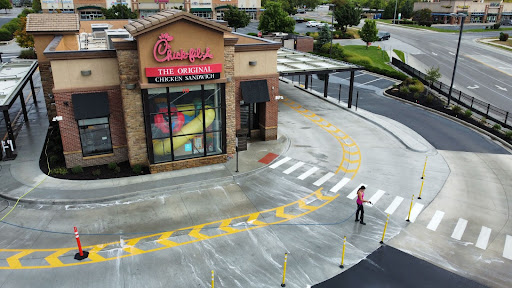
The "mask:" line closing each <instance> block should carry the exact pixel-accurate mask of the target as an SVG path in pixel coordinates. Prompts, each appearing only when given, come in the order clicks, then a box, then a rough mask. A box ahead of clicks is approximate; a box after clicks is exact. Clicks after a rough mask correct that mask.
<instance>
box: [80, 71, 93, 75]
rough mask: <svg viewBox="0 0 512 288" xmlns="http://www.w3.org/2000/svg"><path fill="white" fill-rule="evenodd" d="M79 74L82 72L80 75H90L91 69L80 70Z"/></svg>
mask: <svg viewBox="0 0 512 288" xmlns="http://www.w3.org/2000/svg"><path fill="white" fill-rule="evenodd" d="M80 74H82V76H90V75H91V70H82V71H80Z"/></svg>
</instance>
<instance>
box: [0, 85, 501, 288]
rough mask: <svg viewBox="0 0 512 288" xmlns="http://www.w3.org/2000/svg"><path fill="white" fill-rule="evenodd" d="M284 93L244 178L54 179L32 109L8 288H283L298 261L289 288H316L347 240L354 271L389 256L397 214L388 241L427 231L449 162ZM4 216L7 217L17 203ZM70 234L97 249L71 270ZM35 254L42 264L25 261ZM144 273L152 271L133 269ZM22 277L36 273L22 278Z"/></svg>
mask: <svg viewBox="0 0 512 288" xmlns="http://www.w3.org/2000/svg"><path fill="white" fill-rule="evenodd" d="M280 91H281V93H282V94H283V95H284V96H285V97H286V101H283V102H282V103H281V104H280V107H279V109H280V112H279V117H280V120H279V127H280V128H279V137H278V140H277V141H270V142H255V143H250V145H249V150H248V151H244V152H242V153H240V155H239V156H240V158H239V169H240V172H238V173H236V172H234V168H235V164H236V163H235V161H236V160H235V159H232V160H230V161H229V162H228V163H226V164H225V165H214V166H210V167H202V168H197V169H187V170H181V171H174V172H169V173H160V174H155V175H144V176H138V177H134V178H125V179H115V180H95V181H65V180H58V179H53V178H46V179H45V175H43V174H42V173H41V172H40V171H38V157H39V154H40V151H41V148H42V142H43V141H44V136H45V129H44V128H45V126H44V125H45V124H44V122H46V121H44V120H45V119H46V117H45V115H44V112H43V111H36V110H31V112H30V113H29V117H30V119H31V121H30V127H28V126H26V127H24V128H23V130H22V131H21V132H20V135H19V136H18V139H19V140H18V141H19V142H18V143H19V144H18V147H19V150H18V153H19V154H20V156H18V157H19V158H18V159H16V160H15V161H14V162H2V163H1V165H2V170H1V171H0V180H1V181H2V183H7V185H2V187H1V188H0V189H1V194H2V195H3V196H4V197H6V198H9V199H16V198H19V197H20V196H23V195H24V194H25V193H27V192H28V191H30V189H32V188H34V189H33V190H32V191H31V192H30V193H28V194H27V195H26V196H25V197H24V198H23V199H22V200H21V201H20V203H21V206H22V207H23V208H26V209H14V210H13V212H12V213H11V214H10V215H8V217H6V218H5V219H4V221H5V222H9V223H10V224H6V223H5V222H4V223H2V224H0V229H1V230H2V231H3V232H5V233H2V235H3V236H2V237H1V238H2V239H0V243H3V244H2V245H3V246H4V247H8V248H10V249H11V252H10V253H8V252H6V251H3V250H2V249H0V260H1V259H7V258H10V261H7V266H5V265H4V266H1V265H0V276H2V277H1V279H4V280H3V282H1V283H0V284H2V285H3V286H1V287H20V286H28V285H36V284H40V277H41V275H43V274H42V273H44V272H43V271H47V269H43V270H41V269H38V268H47V267H61V268H59V269H53V270H51V271H52V275H55V276H56V277H54V278H53V279H51V280H50V279H45V280H46V281H48V282H43V283H51V284H48V285H47V286H46V287H56V286H62V287H64V286H72V285H73V284H72V283H74V282H73V281H74V280H73V279H65V278H66V275H69V274H70V273H79V274H93V273H94V274H95V275H96V276H97V279H90V280H89V281H90V282H89V284H88V285H89V286H91V287H93V286H98V285H100V286H101V285H102V286H109V287H118V286H125V287H132V286H133V287H141V286H148V287H155V286H161V285H159V283H160V284H161V283H162V281H164V282H167V283H172V284H173V287H190V286H198V285H200V286H207V285H209V284H208V279H209V277H208V275H207V274H208V273H209V271H210V270H211V269H213V268H214V269H215V271H216V275H218V276H217V277H218V280H219V281H220V283H222V287H275V286H276V285H278V284H279V281H280V279H281V276H282V275H281V272H282V257H283V254H284V252H285V251H288V252H290V256H289V257H290V258H289V264H288V265H289V266H288V269H289V270H288V274H287V277H288V278H287V279H288V280H287V286H288V287H305V286H306V285H313V284H315V283H318V282H321V281H324V280H326V279H328V278H330V277H333V276H335V275H336V274H338V273H340V272H341V271H340V269H339V268H338V267H337V266H338V265H339V260H340V259H339V252H340V248H341V247H340V243H342V239H343V236H347V238H348V239H349V241H348V248H349V249H348V251H347V254H346V256H345V257H346V258H345V265H346V268H347V269H348V268H350V267H352V266H354V265H355V264H357V263H358V262H359V261H361V260H362V259H364V258H366V256H367V255H369V254H370V253H372V252H373V251H375V250H376V249H377V248H378V247H379V244H378V241H379V240H380V237H381V235H382V228H383V225H384V221H385V215H386V214H392V218H391V219H392V220H391V222H390V225H389V226H388V230H387V231H388V232H387V236H386V242H387V241H388V240H389V239H391V238H397V235H401V234H402V233H401V231H408V230H410V229H413V227H419V226H418V225H416V222H415V220H416V219H418V221H419V220H420V219H422V218H421V217H422V216H421V215H423V214H422V210H423V208H424V207H425V208H426V207H429V203H430V202H431V201H432V200H434V199H435V197H436V195H437V193H438V192H439V191H441V189H442V188H443V186H444V185H445V182H446V181H448V180H449V179H451V176H450V177H449V175H450V167H449V166H448V165H447V163H446V161H445V159H444V157H443V156H442V153H438V151H436V150H435V149H433V147H431V145H429V144H428V143H426V141H425V140H424V139H422V138H421V137H420V136H419V135H418V134H417V133H415V132H414V131H412V130H410V129H407V128H406V127H405V126H403V125H401V124H399V123H396V122H395V121H390V120H389V119H386V118H384V117H380V116H377V115H373V114H371V113H368V112H365V111H363V110H361V109H358V111H357V112H355V111H353V109H352V110H350V112H349V109H348V108H346V107H343V104H342V105H340V106H337V105H333V104H332V103H328V102H326V101H322V100H320V99H319V98H317V97H313V96H312V95H311V94H309V93H306V92H304V91H301V90H299V89H297V88H295V87H293V86H292V85H289V84H286V83H284V82H283V83H281V85H280ZM38 99H42V98H38ZM38 119H39V120H41V119H42V120H41V121H39V120H38ZM297 131H302V132H303V133H300V132H297ZM306 131H307V132H306ZM304 132H305V133H304ZM347 137H348V138H347ZM269 152H273V153H275V154H279V155H280V157H279V158H277V159H276V160H275V161H273V162H272V163H270V165H266V164H263V163H260V162H258V161H259V160H260V159H261V158H263V157H264V156H265V155H267V154H268V153H269ZM358 152H359V153H360V154H359V155H360V157H357V153H358ZM426 155H428V156H429V158H428V159H429V160H428V161H429V162H428V166H427V167H428V168H427V175H428V179H429V180H428V182H427V183H426V185H425V187H424V188H423V196H422V198H423V199H422V200H421V201H418V203H415V207H416V208H414V209H413V210H414V212H413V215H412V217H411V219H412V222H413V223H411V224H408V222H405V221H404V220H405V218H404V217H407V212H408V209H409V202H408V201H409V199H410V197H411V194H412V193H416V191H419V188H420V184H421V181H420V179H419V176H420V175H421V172H422V169H423V163H424V161H425V156H426ZM287 158H289V159H288V160H286V161H284V160H285V159H287ZM283 161H284V162H283ZM279 163H281V164H279ZM340 167H342V168H340ZM315 169H316V170H315ZM309 171H313V172H311V173H310V174H309V175H307V174H308V172H309ZM334 172H338V173H334ZM305 175H306V176H305ZM43 179H45V180H44V181H42V180H43ZM345 179H347V180H345ZM41 181H42V183H41V184H39V183H40V182H41ZM212 183H215V184H214V185H212ZM361 183H364V184H365V185H367V186H368V187H369V188H368V189H367V196H366V197H367V199H372V202H373V203H374V204H375V205H372V206H368V207H366V208H365V209H367V211H366V214H365V217H366V218H365V219H366V220H365V221H366V222H367V223H368V225H367V226H364V227H363V226H362V225H360V224H358V223H355V224H354V222H353V221H352V217H353V210H354V201H355V200H354V195H353V193H354V189H356V188H357V187H359V185H360V184H361ZM38 184H39V186H37V187H36V185H38ZM91 188H92V189H91ZM320 188H322V190H319V189H320ZM455 189H458V188H455ZM318 191H320V194H319V193H318ZM4 199H5V198H4ZM400 199H401V200H400ZM98 202H101V203H98ZM396 203H398V204H396ZM49 204H57V205H49ZM58 204H63V205H58ZM64 204H65V205H64ZM416 204H418V205H416ZM0 205H2V206H0V211H2V212H1V214H0V216H2V217H4V215H5V214H6V212H7V211H9V210H10V209H11V207H12V205H13V202H12V201H11V203H10V205H11V206H10V207H4V206H5V201H2V202H0ZM2 209H3V210H2ZM391 210H392V211H391ZM243 215H252V216H247V217H245V218H244V217H241V216H243ZM238 217H240V218H238ZM464 217H466V216H464ZM468 220H470V219H468ZM217 221H218V222H217ZM283 221H285V222H283ZM204 223H209V224H207V225H206V224H204ZM222 223H227V224H222ZM12 225H18V227H17V226H12ZM219 225H220V226H219ZM223 225H224V226H223ZM488 225H490V224H488ZM19 226H21V227H19ZM72 226H78V227H80V229H81V231H83V233H84V234H83V235H84V237H85V239H84V240H83V241H85V243H86V244H85V245H89V246H88V247H87V249H88V250H91V249H92V250H95V251H96V253H95V254H93V255H96V256H95V258H94V259H91V260H90V261H89V260H88V261H87V262H81V265H79V266H76V264H77V263H76V261H74V260H73V259H72V255H73V254H74V253H75V252H76V251H74V248H73V246H74V243H73V241H74V239H73V238H72V237H69V236H67V235H68V234H70V235H71V236H72V233H68V232H66V231H68V230H69V228H70V227H72ZM27 228H31V229H35V230H27ZM219 228H222V229H219ZM404 229H405V230H404ZM220 230H222V231H224V232H222V231H220ZM142 232H144V233H142ZM137 233H141V234H139V235H148V236H142V237H140V236H138V235H137ZM152 233H153V235H152ZM154 233H157V234H154ZM501 233H502V234H506V233H508V234H509V235H510V232H508V231H506V230H504V231H502V232H501ZM7 235H8V236H7ZM174 235H175V236H174ZM20 239H22V240H20ZM155 239H159V240H158V241H155ZM164 240H165V241H168V242H165V241H164ZM105 243H109V244H105ZM407 243H409V242H407ZM162 245H164V246H162ZM409 245H410V243H409ZM61 247H71V248H61ZM235 247H237V249H234V248H235ZM27 248H31V249H33V250H31V251H32V252H30V254H32V255H34V256H32V257H30V254H28V255H29V256H22V255H21V254H17V253H25V254H26V253H27V250H26V249H27ZM38 249H47V250H44V251H43V250H38ZM157 251H159V252H157ZM13 253H14V254H13ZM25 254H23V255H25ZM13 255H15V256H13ZM16 255H20V256H19V257H18V256H16ZM36 255H38V256H36ZM51 255H54V256H51ZM12 257H18V258H19V259H20V261H19V262H16V261H17V260H16V261H15V259H14V258H12ZM27 257H30V259H26V258H27ZM18 258H16V259H18ZM44 259H46V261H45V260H44ZM102 259H103V260H102ZM179 259H181V260H179ZM505 260H506V258H505ZM507 261H508V260H507ZM0 262H1V261H0ZM18 263H19V264H18ZM503 263H504V266H502V267H501V268H500V267H495V269H497V270H499V271H501V270H500V269H508V267H509V266H507V265H510V263H508V262H505V261H503ZM3 264H5V261H3ZM87 264H89V265H87ZM13 265H14V266H13ZM48 265H50V266H48ZM53 265H56V266H53ZM141 265H143V267H144V270H142V271H141V272H135V271H138V269H139V267H141ZM24 266H29V267H33V268H32V269H28V270H19V269H17V268H21V267H24ZM233 267H237V268H236V269H233ZM39 271H41V272H39ZM167 271H172V273H171V275H168V272H167ZM191 271H192V272H191ZM347 271H350V269H348V270H347ZM504 271H506V270H504ZM134 272H135V273H134ZM457 272H459V271H457ZM191 273H192V275H191ZM109 275H117V276H116V277H111V276H109ZM264 275H265V276H264ZM470 276H472V277H475V278H477V279H478V277H479V276H478V274H477V276H474V275H470ZM82 284H83V283H82ZM43 286H44V285H43Z"/></svg>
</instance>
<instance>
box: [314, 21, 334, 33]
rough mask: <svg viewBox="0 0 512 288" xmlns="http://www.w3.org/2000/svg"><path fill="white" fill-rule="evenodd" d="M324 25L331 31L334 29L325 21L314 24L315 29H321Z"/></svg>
mask: <svg viewBox="0 0 512 288" xmlns="http://www.w3.org/2000/svg"><path fill="white" fill-rule="evenodd" d="M324 26H327V28H328V29H329V30H331V31H336V29H334V27H332V25H331V24H327V23H318V25H316V29H320V30H321V29H322V28H323V27H324Z"/></svg>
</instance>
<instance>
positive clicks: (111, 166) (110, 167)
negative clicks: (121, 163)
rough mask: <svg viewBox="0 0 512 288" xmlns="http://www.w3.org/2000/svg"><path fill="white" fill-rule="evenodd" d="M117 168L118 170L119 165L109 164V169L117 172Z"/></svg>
mask: <svg viewBox="0 0 512 288" xmlns="http://www.w3.org/2000/svg"><path fill="white" fill-rule="evenodd" d="M116 168H117V163H115V162H110V163H108V169H110V170H115V169H116Z"/></svg>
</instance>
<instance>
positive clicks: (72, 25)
mask: <svg viewBox="0 0 512 288" xmlns="http://www.w3.org/2000/svg"><path fill="white" fill-rule="evenodd" d="M79 29H80V19H79V17H78V14H71V13H51V14H50V13H42V14H28V16H27V32H28V33H35V32H78V30H79Z"/></svg>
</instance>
